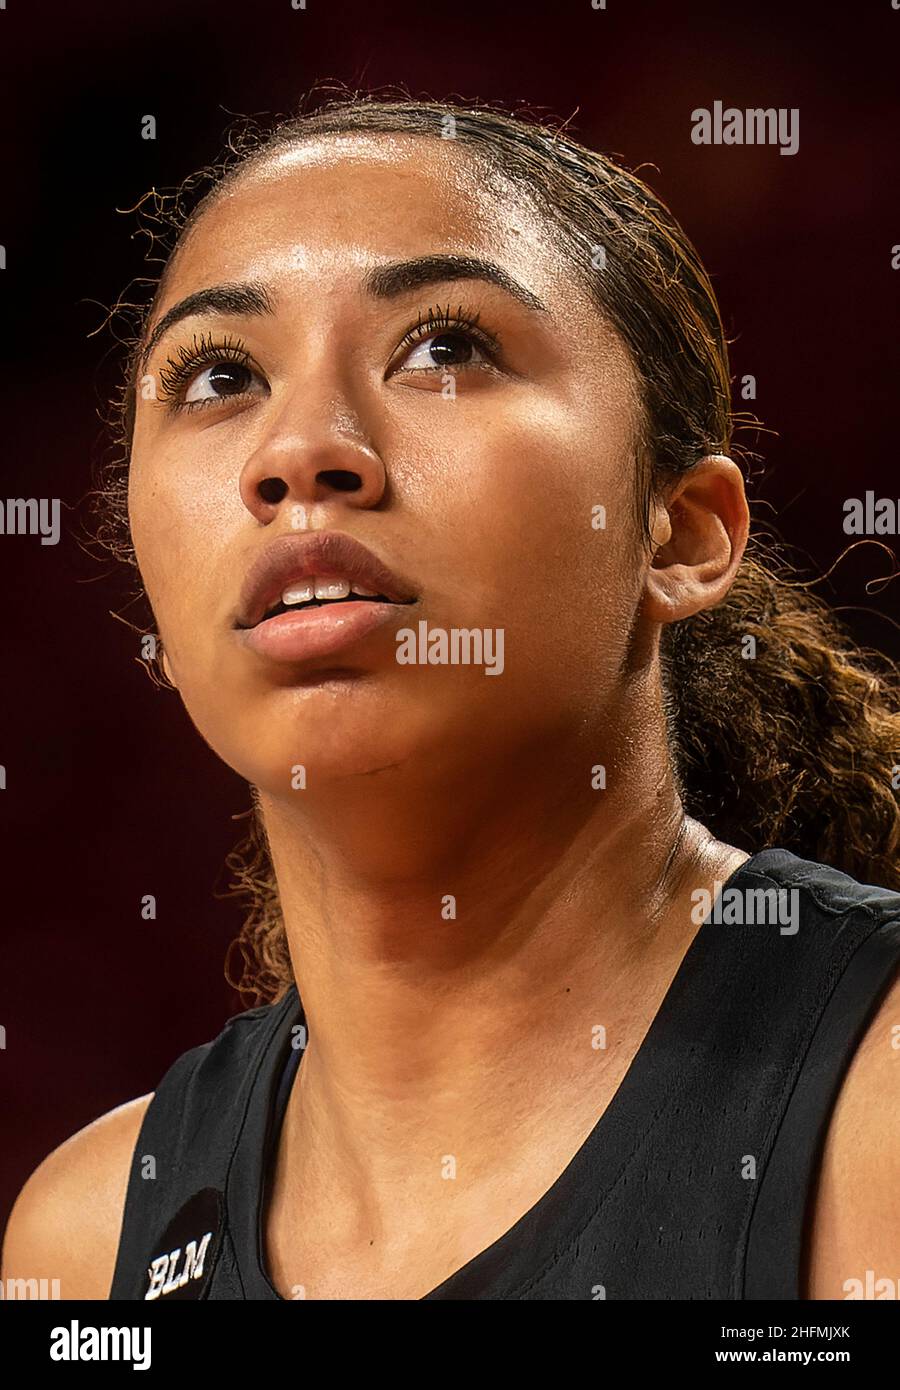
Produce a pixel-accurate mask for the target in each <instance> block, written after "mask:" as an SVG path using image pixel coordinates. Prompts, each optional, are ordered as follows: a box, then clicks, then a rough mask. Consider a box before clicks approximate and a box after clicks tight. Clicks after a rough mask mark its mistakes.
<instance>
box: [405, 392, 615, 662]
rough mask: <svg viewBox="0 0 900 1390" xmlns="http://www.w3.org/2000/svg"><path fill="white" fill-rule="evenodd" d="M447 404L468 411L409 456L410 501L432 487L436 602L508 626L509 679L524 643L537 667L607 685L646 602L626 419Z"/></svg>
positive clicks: (598, 407)
mask: <svg viewBox="0 0 900 1390" xmlns="http://www.w3.org/2000/svg"><path fill="white" fill-rule="evenodd" d="M442 408H443V409H446V410H447V411H448V412H452V411H456V412H457V413H456V414H455V415H453V414H448V417H447V418H446V420H445V421H443V422H442V423H441V427H440V429H435V430H433V431H432V432H431V433H430V434H429V438H428V444H427V449H426V452H425V453H424V454H423V452H422V441H421V436H420V437H419V439H418V442H417V443H415V444H414V443H413V441H412V440H410V441H408V445H407V449H406V450H404V451H401V453H400V454H399V457H404V456H405V457H406V458H414V457H416V453H415V452H413V450H414V449H415V450H416V451H417V453H418V455H419V456H420V466H419V468H418V470H417V474H418V480H417V479H416V478H414V477H411V478H410V480H409V483H408V484H407V483H406V481H404V484H403V491H404V492H405V494H406V495H407V496H408V497H409V496H413V497H415V496H416V494H417V492H418V491H419V490H424V489H425V487H426V484H427V490H428V493H429V496H428V498H427V499H425V498H423V499H422V500H421V503H419V502H416V503H415V504H414V505H415V506H416V509H417V510H419V508H420V507H421V514H422V516H423V517H424V518H427V530H428V532H429V533H430V535H431V537H432V542H433V544H434V545H435V547H436V551H435V552H432V558H431V563H430V566H429V569H430V571H431V573H432V575H433V578H434V581H435V588H434V589H433V590H432V592H433V594H434V593H435V592H437V594H438V596H439V599H440V602H441V605H442V606H444V605H446V606H447V607H448V608H451V609H454V610H456V611H459V612H460V613H461V614H462V616H463V617H464V618H465V619H467V620H468V621H470V622H472V623H474V624H476V625H478V626H496V627H503V628H504V629H505V631H506V633H507V641H508V650H510V655H511V658H512V663H513V664H512V666H511V667H510V670H511V672H514V670H515V649H516V648H518V649H519V650H520V651H522V652H523V653H525V652H527V653H528V654H529V656H528V664H529V666H530V668H531V671H532V673H534V670H535V668H536V667H542V668H543V673H544V674H546V673H547V668H548V667H549V668H550V669H551V671H552V670H553V669H555V670H557V671H559V670H560V669H565V670H566V673H567V680H568V679H573V678H574V677H573V668H574V667H578V668H579V669H582V668H583V669H584V671H585V682H586V685H588V684H590V685H592V686H594V688H596V687H595V682H596V681H597V679H598V678H600V676H601V674H602V671H603V668H604V667H613V666H615V665H617V664H618V663H619V662H620V661H621V659H622V658H623V656H624V651H625V644H626V640H627V633H628V630H629V628H630V624H631V620H632V617H633V613H634V608H635V605H636V603H637V601H638V598H639V587H640V568H639V564H638V556H637V553H636V550H635V535H636V526H635V506H634V488H635V485H636V480H635V465H634V460H633V456H632V443H631V433H630V425H629V417H628V415H627V412H624V411H616V410H612V409H606V410H604V408H603V406H602V403H601V404H598V402H597V400H596V399H591V400H590V401H587V402H582V403H580V405H576V404H575V403H573V402H571V401H565V402H563V401H560V400H558V399H553V400H551V399H549V398H548V399H540V398H538V399H534V398H532V399H530V400H528V401H525V399H524V397H521V398H519V397H517V398H513V399H511V402H510V404H509V406H504V407H503V408H502V409H501V408H499V407H498V406H497V403H496V398H495V399H494V401H493V402H492V405H491V407H490V408H489V409H485V410H484V411H483V412H481V411H478V410H476V409H474V408H473V407H471V403H469V406H468V407H467V410H466V411H465V413H464V412H463V411H462V410H460V408H459V403H458V402H456V403H454V402H449V401H448V402H446V403H443V405H442ZM601 509H602V510H601ZM600 523H603V524H600ZM436 552H439V553H440V555H441V557H442V563H441V564H440V565H437V564H436V563H435V558H436ZM426 572H428V571H426ZM459 577H463V579H464V586H465V592H464V594H461V593H460V584H459ZM454 578H455V579H456V583H454V582H453V581H454Z"/></svg>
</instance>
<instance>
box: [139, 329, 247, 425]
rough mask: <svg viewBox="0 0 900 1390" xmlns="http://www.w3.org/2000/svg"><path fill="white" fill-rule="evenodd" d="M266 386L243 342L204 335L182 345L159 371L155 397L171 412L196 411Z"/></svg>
mask: <svg viewBox="0 0 900 1390" xmlns="http://www.w3.org/2000/svg"><path fill="white" fill-rule="evenodd" d="M259 388H262V390H265V389H266V382H265V379H264V378H263V377H262V376H261V374H260V373H259V372H258V371H256V370H255V369H254V368H253V367H252V366H251V359H250V354H249V352H248V351H247V349H246V348H245V347H244V345H243V343H241V342H239V341H236V340H235V339H233V338H226V339H225V340H224V341H222V342H216V341H214V340H213V339H211V338H207V337H206V336H205V335H204V336H203V337H201V338H199V339H198V338H197V337H195V338H194V340H193V342H192V343H191V345H190V346H189V347H188V346H187V345H182V346H180V347H179V348H178V350H177V352H176V354H175V356H174V357H169V358H168V360H167V361H166V363H165V365H164V366H162V367H161V368H160V371H159V384H158V388H157V398H158V399H159V400H162V401H164V402H166V404H167V408H168V409H169V410H172V411H179V410H199V409H202V408H204V407H206V406H210V405H215V404H216V402H217V401H227V400H230V399H235V398H237V397H239V396H248V395H251V394H256V393H258V390H259Z"/></svg>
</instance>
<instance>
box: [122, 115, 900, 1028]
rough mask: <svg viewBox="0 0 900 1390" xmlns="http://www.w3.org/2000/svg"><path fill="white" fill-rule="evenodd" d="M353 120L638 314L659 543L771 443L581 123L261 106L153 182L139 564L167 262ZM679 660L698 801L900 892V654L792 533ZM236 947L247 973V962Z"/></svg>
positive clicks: (689, 268) (687, 641)
mask: <svg viewBox="0 0 900 1390" xmlns="http://www.w3.org/2000/svg"><path fill="white" fill-rule="evenodd" d="M309 100H310V101H311V98H310V99H309ZM351 132H366V133H376V132H380V133H385V134H390V135H409V136H416V137H419V138H429V139H434V140H438V139H447V138H450V139H452V140H453V141H454V142H455V144H456V147H457V148H458V149H459V150H460V151H462V152H464V154H461V157H467V158H469V159H471V160H473V161H474V162H475V163H476V165H477V169H478V173H479V176H480V177H481V178H482V179H484V180H485V181H486V182H487V183H488V184H489V185H490V184H491V183H492V181H496V180H502V181H503V183H504V185H506V186H508V185H509V183H510V182H512V183H513V184H514V185H515V187H516V189H517V191H518V192H519V193H520V194H521V196H522V197H523V198H524V199H526V200H528V201H529V203H530V205H531V206H532V207H533V208H534V209H535V211H536V212H537V214H538V215H539V216H540V217H541V218H542V219H543V220H544V223H545V225H546V226H547V228H548V229H549V230H550V231H551V233H552V235H553V237H554V241H555V243H556V244H557V245H558V247H559V251H560V255H561V257H562V258H563V263H565V264H568V266H569V267H570V269H571V272H572V274H573V276H576V277H580V279H581V281H582V283H583V284H584V285H585V286H586V287H587V289H588V291H589V293H590V294H591V296H592V298H593V300H594V302H595V304H596V306H597V309H598V312H599V313H600V314H602V315H604V316H605V318H606V319H607V320H608V321H609V322H611V323H612V324H613V326H614V327H615V328H616V329H617V330H618V332H619V334H620V335H621V337H622V338H623V340H624V342H625V344H626V346H627V348H628V350H629V352H630V355H631V358H632V361H633V363H634V366H635V368H636V371H637V375H638V379H639V383H640V393H641V405H642V410H641V426H640V437H639V440H638V445H637V449H636V459H635V463H636V479H637V485H636V488H635V507H636V515H637V516H638V518H639V519H640V522H641V526H642V529H643V536H644V540H645V543H649V510H650V503H651V501H652V499H653V497H654V496H655V495H658V494H659V493H661V492H662V490H663V489H664V487H665V485H666V482H667V481H670V480H671V479H672V478H673V477H676V476H678V475H680V474H682V473H684V472H685V471H687V470H689V469H690V468H692V467H693V466H694V465H695V463H696V462H697V461H698V460H699V459H700V458H702V457H703V456H704V455H706V454H709V453H717V454H730V455H731V456H732V457H735V458H737V459H738V460H739V461H740V462H742V463H744V464H745V465H746V464H747V462H748V460H750V459H752V458H755V457H756V456H755V455H753V454H751V453H749V451H747V450H745V449H743V448H742V447H741V446H740V445H738V444H737V443H736V442H735V440H734V433H735V430H736V429H739V428H751V427H754V426H755V427H757V428H759V422H758V421H754V420H753V419H752V418H749V419H748V417H742V416H740V415H737V414H735V413H734V412H733V411H732V409H731V387H730V383H731V377H730V370H729V360H728V345H727V340H726V337H725V332H724V328H723V325H722V320H721V315H720V312H719V307H718V304H717V301H716V296H715V293H714V291H713V288H712V285H711V283H710V280H709V277H708V275H707V273H706V271H705V269H704V267H703V265H702V263H701V261H700V257H699V255H698V253H697V251H696V250H695V248H694V247H693V245H692V244H691V242H690V241H689V240H688V238H687V237H686V235H685V233H684V231H683V230H682V228H681V227H680V226H679V224H678V223H677V221H676V220H675V217H674V215H673V214H672V213H671V211H670V210H669V208H668V207H667V206H666V205H665V204H664V203H663V202H662V201H661V200H660V199H659V198H658V197H657V196H656V195H655V194H654V193H653V192H652V191H651V189H650V188H649V187H648V186H647V185H646V184H645V183H644V182H643V181H642V180H641V179H640V178H639V177H638V176H637V175H636V174H635V173H633V172H630V171H629V170H628V169H626V168H625V167H624V166H623V165H622V164H621V163H620V162H618V161H617V160H615V159H613V158H612V157H611V156H609V155H606V154H601V153H597V152H595V151H593V150H591V149H588V148H586V147H585V146H583V145H581V144H579V143H578V142H576V141H575V140H574V139H572V138H571V136H570V135H569V134H567V133H566V130H565V125H564V124H557V125H552V124H548V123H546V122H545V121H541V120H537V119H534V118H533V117H532V116H530V115H528V116H526V115H524V114H522V113H513V112H510V111H504V110H501V109H499V108H497V107H496V106H493V105H487V104H482V103H479V104H477V105H474V104H461V103H455V102H435V101H417V100H412V99H409V98H408V97H406V96H405V95H404V96H402V97H400V98H391V99H382V98H376V97H375V96H373V95H359V94H356V93H349V94H347V93H345V94H342V95H339V96H337V97H334V98H331V99H329V100H326V101H325V102H324V103H323V104H321V105H318V106H315V107H314V108H312V109H308V110H305V111H303V110H301V112H300V114H298V115H294V116H292V117H290V118H286V119H281V120H278V121H275V122H274V123H273V124H272V125H271V126H270V127H269V128H263V127H260V126H258V125H257V124H256V123H254V122H249V123H246V124H245V125H244V126H243V127H241V128H240V129H239V130H238V131H237V132H232V134H231V135H230V137H229V140H228V144H227V148H226V152H225V154H224V156H223V157H222V159H221V160H220V161H219V162H218V163H217V164H214V165H211V166H208V167H207V168H206V169H203V170H201V171H199V172H198V173H197V174H194V175H192V176H191V177H190V178H188V179H187V180H185V182H184V183H183V184H181V186H180V187H179V188H178V189H177V190H176V191H175V193H174V194H172V195H169V196H167V197H164V196H163V195H160V194H159V193H157V192H155V191H154V192H153V193H152V194H149V195H147V197H146V198H145V199H144V200H142V204H140V205H139V206H140V207H141V210H142V213H143V214H144V216H145V217H147V218H148V220H149V221H150V223H151V224H152V227H151V228H150V229H148V230H149V232H150V235H151V239H152V242H153V248H154V249H155V247H156V245H157V242H159V243H160V244H161V246H162V247H163V249H164V252H165V254H164V255H163V256H162V257H161V258H160V262H161V264H162V267H163V269H162V274H161V276H160V278H159V279H158V280H157V281H155V282H153V281H149V282H145V283H150V284H152V285H153V286H154V294H153V298H152V300H151V302H150V304H149V305H148V306H147V307H146V308H144V309H140V308H139V306H128V307H130V308H132V309H135V310H137V314H138V322H137V325H136V331H135V333H134V336H133V338H132V339H131V341H130V343H129V344H128V348H129V351H128V357H127V362H126V364H125V371H124V374H123V381H122V386H121V395H120V398H119V399H118V400H117V401H116V402H115V403H114V416H113V420H114V427H115V432H116V439H117V444H118V445H119V448H118V452H117V456H116V458H115V459H114V460H113V461H112V463H111V464H108V465H107V466H106V468H105V470H104V471H103V472H102V475H101V478H100V485H99V487H98V489H97V492H96V494H95V495H96V497H97V498H98V500H99V504H100V507H101V519H102V520H101V532H100V538H101V539H102V541H103V543H104V544H105V545H106V546H107V547H108V548H109V549H110V550H111V551H112V552H113V553H114V554H116V555H117V556H118V557H119V558H121V559H124V560H126V561H127V562H129V563H131V564H132V565H134V564H135V558H134V552H133V547H132V546H131V543H130V536H129V531H128V516H127V469H128V460H129V451H130V445H131V437H132V430H133V424H134V410H135V399H136V391H137V386H138V372H139V368H140V348H141V345H142V340H143V329H144V326H145V325H146V324H147V323H148V322H150V320H151V317H152V314H153V311H154V307H155V305H156V304H157V303H158V302H159V299H160V296H161V294H162V291H163V287H164V285H165V279H166V273H167V269H168V268H169V267H171V265H172V264H173V260H174V258H175V256H177V253H178V250H179V248H180V247H181V246H182V245H183V243H184V240H185V238H186V237H187V236H188V235H189V234H190V232H191V229H192V228H193V227H194V226H195V225H196V223H197V221H198V219H199V218H200V217H202V216H203V214H204V212H205V211H206V210H207V209H208V208H209V207H210V206H211V204H212V203H213V202H214V201H215V199H217V198H218V197H220V196H221V195H222V193H223V192H224V191H225V190H226V189H228V188H229V187H230V186H231V184H232V183H233V182H234V181H235V180H237V179H238V178H240V176H241V175H242V174H243V173H244V172H245V171H246V170H247V169H249V168H252V167H255V166H257V165H259V164H260V163H262V162H264V161H267V160H269V159H270V158H272V157H273V156H276V155H278V154H279V153H281V152H282V151H284V150H286V149H288V148H290V147H292V146H295V145H297V144H299V143H301V142H303V141H309V140H315V139H318V138H319V137H322V136H326V135H340V134H347V133H351ZM195 195H198V196H195ZM159 229H162V230H161V231H160V230H159ZM120 307H121V306H120ZM749 639H752V642H749ZM748 643H749V645H748ZM661 660H662V668H663V681H664V689H665V697H666V718H667V724H668V736H669V742H670V746H671V750H672V757H673V765H674V769H675V775H676V780H677V784H678V787H679V792H680V795H681V799H682V802H683V805H684V809H685V811H686V812H687V814H689V815H691V816H694V817H696V818H697V819H698V820H700V821H701V822H703V824H704V825H706V826H707V827H708V828H709V829H710V830H711V831H712V832H713V834H715V835H716V836H717V837H719V838H720V839H723V840H726V841H729V842H731V843H732V844H734V845H737V846H739V847H740V848H742V849H744V850H746V851H747V852H749V853H753V852H755V851H757V850H759V849H762V848H764V847H766V846H769V845H776V844H777V845H780V846H782V847H784V848H786V849H789V850H791V851H792V852H793V853H795V854H797V855H799V856H801V857H803V858H808V859H813V860H819V861H823V862H826V863H829V864H832V865H834V866H835V867H836V868H839V869H842V870H843V871H845V872H846V873H849V874H852V875H853V876H854V877H856V878H859V879H862V880H863V881H867V882H875V883H879V884H882V885H884V886H887V887H891V888H900V855H898V848H900V794H898V788H900V767H898V766H897V764H898V763H900V698H898V692H900V682H898V675H897V671H896V668H895V667H894V666H893V664H892V663H891V662H889V661H888V660H887V658H886V657H884V656H883V655H881V654H879V653H877V652H874V651H866V650H861V649H860V648H858V647H857V646H856V645H855V644H854V642H853V640H852V639H851V637H850V636H849V634H848V633H847V632H846V631H845V629H844V628H843V626H842V625H841V623H840V622H839V621H838V619H837V617H836V616H835V615H834V614H833V613H832V612H831V610H830V609H829V608H828V606H827V605H826V604H825V603H824V602H822V601H821V600H820V599H818V598H816V597H814V596H813V595H812V594H811V593H810V592H809V585H808V584H807V583H803V582H801V581H800V580H799V578H798V576H797V574H796V572H795V571H794V570H793V569H792V567H791V566H790V564H789V563H788V562H787V561H786V559H785V558H784V556H783V554H782V551H781V548H780V547H779V545H778V544H777V543H776V542H773V540H772V538H771V536H770V537H768V538H764V537H762V536H760V535H754V536H752V537H751V541H750V544H749V546H748V549H747V552H746V555H745V557H744V560H743V561H742V564H741V567H740V569H739V571H738V574H737V577H736V580H735V582H734V584H733V585H732V587H731V589H730V591H729V593H728V595H727V597H726V598H725V599H724V600H723V601H722V602H721V603H720V604H719V605H718V606H717V607H715V608H714V609H711V610H705V611H703V612H700V613H698V614H696V615H695V616H693V617H691V618H687V619H685V620H683V621H681V622H678V623H674V624H671V625H669V626H667V627H666V628H665V629H664V632H663V637H662V642H661ZM251 790H252V795H253V818H252V823H251V830H250V834H249V836H248V838H247V840H246V842H245V843H244V844H242V845H241V846H239V847H238V848H237V849H235V850H234V851H233V853H232V854H231V855H230V856H229V859H228V861H227V863H228V867H229V868H230V870H231V872H232V873H233V875H234V879H233V882H232V891H233V892H234V893H236V894H238V895H240V896H241V897H242V898H244V899H246V901H247V905H248V912H247V916H246V920H245V922H244V925H243V929H242V931H241V934H240V936H239V937H238V938H237V940H236V941H235V942H233V943H232V947H231V948H230V950H229V956H228V960H227V962H226V974H227V975H228V978H229V981H230V983H232V984H233V985H234V986H235V987H236V988H237V989H238V990H239V991H240V992H241V993H242V994H243V995H245V996H248V997H249V998H251V999H253V1000H256V1001H269V1000H274V999H277V998H279V997H280V996H281V995H282V994H283V993H284V991H285V989H286V988H287V987H288V986H289V985H290V983H291V982H292V980H293V975H292V971H291V963H290V958H289V955H288V950H287V941H286V937H285V931H284V924H283V921H282V917H281V910H280V906H279V898H278V887H277V883H276V881H275V877H274V873H273V869H272V863H271V859H270V856H269V850H268V844H267V840H266V833H265V827H264V825H263V822H262V817H261V815H260V813H259V805H258V796H257V794H256V790H255V788H253V789H251ZM235 955H236V956H237V958H238V960H239V962H240V969H241V973H240V974H239V975H238V976H235V975H234V974H233V973H229V972H230V971H231V969H232V958H233V956H235Z"/></svg>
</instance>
